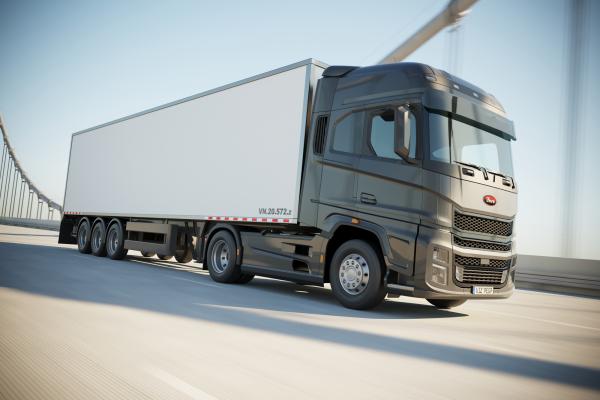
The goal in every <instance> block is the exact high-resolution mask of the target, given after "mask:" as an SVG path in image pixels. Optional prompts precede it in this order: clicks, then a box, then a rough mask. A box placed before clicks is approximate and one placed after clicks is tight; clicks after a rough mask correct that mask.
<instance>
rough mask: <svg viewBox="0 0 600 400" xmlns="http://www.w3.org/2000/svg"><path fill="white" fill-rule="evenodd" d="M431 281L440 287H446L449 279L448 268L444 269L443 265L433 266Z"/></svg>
mask: <svg viewBox="0 0 600 400" xmlns="http://www.w3.org/2000/svg"><path fill="white" fill-rule="evenodd" d="M432 267H433V268H432V270H431V271H432V272H431V281H432V282H434V283H437V284H438V285H444V286H446V284H447V282H448V279H447V276H448V268H446V267H442V266H441V265H435V264H433V265H432Z"/></svg>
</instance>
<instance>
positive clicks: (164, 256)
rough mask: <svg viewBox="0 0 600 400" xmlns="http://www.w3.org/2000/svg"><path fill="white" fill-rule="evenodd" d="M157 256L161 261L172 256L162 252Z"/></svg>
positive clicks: (167, 259)
mask: <svg viewBox="0 0 600 400" xmlns="http://www.w3.org/2000/svg"><path fill="white" fill-rule="evenodd" d="M158 258H160V259H161V260H163V261H169V260H170V259H171V258H173V256H166V255H164V254H159V255H158Z"/></svg>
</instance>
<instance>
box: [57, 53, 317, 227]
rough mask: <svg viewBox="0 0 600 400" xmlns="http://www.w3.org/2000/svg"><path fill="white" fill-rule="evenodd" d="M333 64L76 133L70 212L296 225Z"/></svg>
mask: <svg viewBox="0 0 600 400" xmlns="http://www.w3.org/2000/svg"><path fill="white" fill-rule="evenodd" d="M325 67H326V66H325V65H324V64H322V63H320V62H318V61H315V60H312V59H309V60H305V61H302V62H299V63H296V64H293V65H290V66H287V67H283V68H280V69H277V70H274V71H271V72H267V73H265V74H261V75H257V76H254V77H251V78H248V79H245V80H242V81H239V82H235V83H233V84H230V85H226V86H223V87H220V88H217V89H214V90H210V91H207V92H204V93H200V94H198V95H195V96H191V97H188V98H185V99H183V100H180V101H176V102H173V103H169V104H166V105H164V106H161V107H157V108H153V109H150V110H147V111H143V112H140V113H138V114H135V115H132V116H129V117H125V118H121V119H118V120H116V121H112V122H109V123H106V124H103V125H99V126H96V127H93V128H90V129H86V130H84V131H80V132H77V133H75V134H74V135H73V137H72V140H71V151H70V157H69V168H68V173H67V182H66V188H65V198H64V210H65V214H66V215H95V216H117V217H119V216H122V217H143V218H161V219H167V218H168V219H191V220H236V221H237V220H240V221H259V222H269V223H273V222H274V223H289V224H292V223H296V222H297V220H298V208H299V197H300V183H301V174H302V157H303V152H304V141H305V138H306V132H305V131H306V129H307V121H308V120H307V119H308V112H309V106H310V105H309V104H308V103H309V98H310V97H309V95H310V93H311V92H312V91H313V90H314V86H315V83H316V80H317V79H318V78H319V77H320V76H321V73H322V71H323V70H324V68H325ZM232 161H235V162H232ZM108 188H109V190H107V189H108Z"/></svg>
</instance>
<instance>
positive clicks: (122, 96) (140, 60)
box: [0, 0, 600, 259]
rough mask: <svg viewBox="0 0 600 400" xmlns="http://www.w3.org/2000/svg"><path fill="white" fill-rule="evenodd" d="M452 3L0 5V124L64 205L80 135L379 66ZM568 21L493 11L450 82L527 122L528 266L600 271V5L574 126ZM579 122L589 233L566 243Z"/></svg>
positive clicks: (471, 21) (521, 225)
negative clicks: (313, 62)
mask: <svg viewBox="0 0 600 400" xmlns="http://www.w3.org/2000/svg"><path fill="white" fill-rule="evenodd" d="M445 4H446V2H445V1H438V0H421V1H418V2H417V1H397V0H396V1H374V2H369V3H366V2H364V1H339V2H335V1H330V2H323V1H312V0H308V1H302V2H282V1H271V0H269V1H252V2H248V1H239V2H235V1H226V0H224V1H221V2H202V1H180V0H177V1H170V2H153V1H133V0H127V1H115V0H104V1H67V0H55V1H32V0H20V1H7V0H0V57H1V61H0V114H2V116H3V118H4V121H5V124H6V127H7V128H8V133H9V135H10V138H11V142H12V145H13V147H14V148H15V151H16V153H17V157H18V158H19V160H20V162H21V164H22V165H23V166H24V168H25V170H26V171H27V173H28V175H29V176H30V178H31V179H32V180H33V181H34V182H35V183H36V185H37V186H38V187H39V188H41V189H42V190H43V191H44V192H45V193H46V194H47V195H48V196H49V197H50V198H52V199H53V200H55V201H57V202H59V203H62V198H63V192H64V184H65V176H66V170H67V164H68V153H69V143H70V136H71V134H72V133H74V132H76V131H79V130H82V129H85V128H88V127H91V126H94V125H97V124H100V123H103V122H107V121H110V120H113V119H116V118H119V117H122V116H125V115H129V114H133V113H135V112H138V111H141V110H144V109H148V108H151V107H154V106H157V105H160V104H164V103H166V102H169V101H172V100H176V99H179V98H183V97H186V96H189V95H192V94H195V93H199V92H202V91H205V90H208V89H211V88H215V87H218V86H221V85H224V84H227V83H231V82H234V81H236V80H240V79H243V78H246V77H249V76H252V75H255V74H258V73H261V72H265V71H268V70H271V69H274V68H278V67H281V66H284V65H287V64H291V63H293V62H296V61H299V60H303V59H306V58H311V57H312V58H316V59H319V60H321V61H323V62H325V63H328V64H330V65H334V64H341V65H371V64H376V63H377V62H378V61H379V60H380V59H381V58H383V57H384V56H385V55H386V54H387V53H388V52H389V51H390V50H392V49H393V48H394V47H395V46H397V45H398V44H400V43H401V42H402V41H404V40H405V39H406V38H408V37H409V36H410V35H411V34H412V33H413V32H415V31H416V30H417V29H418V28H419V27H420V26H422V25H423V24H425V23H426V22H427V21H428V20H429V19H431V18H432V17H433V16H434V15H435V14H436V13H437V12H439V11H440V10H441V9H442V8H443V7H444V6H445ZM569 11H570V2H569V1H568V0H530V1H517V0H504V1H500V0H480V1H479V2H478V3H476V4H475V6H474V7H473V9H472V11H471V13H470V14H469V15H467V17H466V18H465V20H464V21H463V24H462V25H461V28H460V31H459V34H458V35H459V40H458V47H457V48H456V47H454V49H457V50H458V51H457V53H455V54H458V57H457V59H458V61H457V63H456V64H454V67H452V72H455V73H456V74H457V75H458V76H460V77H461V78H463V79H465V80H467V81H470V82H472V83H474V84H476V85H477V86H480V87H482V88H483V89H484V90H486V91H488V92H490V93H492V94H494V95H495V96H496V98H498V99H499V101H500V102H501V103H502V104H503V105H504V107H505V109H506V110H507V113H508V116H509V118H511V119H512V120H514V121H515V126H516V131H517V141H516V142H515V143H514V145H513V152H514V164H515V171H516V172H515V174H516V179H517V182H518V185H519V214H518V220H517V241H518V251H519V252H520V253H524V254H537V255H548V256H560V255H562V253H561V246H562V240H563V238H564V236H565V235H566V234H570V235H572V236H573V238H574V240H573V242H574V243H575V247H574V253H573V254H571V256H574V257H577V258H591V259H600V246H597V244H596V242H597V239H599V238H600V234H599V233H598V232H597V228H598V227H600V208H599V207H598V206H597V205H596V204H595V201H594V200H595V199H597V198H599V197H600V172H599V170H598V169H596V166H595V163H596V157H597V153H598V150H597V149H598V148H600V134H599V132H598V128H597V123H596V122H595V120H594V116H595V109H593V108H592V107H593V106H594V105H595V104H599V103H600V98H599V97H600V77H599V76H598V74H597V72H596V71H600V27H599V22H600V2H598V1H592V0H588V1H587V10H586V18H587V20H586V25H585V26H586V29H585V31H584V32H585V38H586V40H585V42H584V43H583V47H582V48H583V49H584V52H583V53H584V56H583V61H582V64H581V69H582V71H583V78H582V79H583V85H582V86H583V88H582V91H581V93H580V95H581V104H582V106H581V108H580V109H579V110H577V112H576V113H575V112H574V110H572V109H570V108H569V104H568V103H567V101H566V95H567V88H568V86H569V84H570V83H571V80H570V79H569V77H568V68H567V67H568V62H567V61H568V57H567V56H568V54H569V53H568V48H567V43H568V16H569ZM450 44H451V42H450V34H449V33H448V32H447V31H443V32H440V33H439V34H438V35H437V36H436V37H434V38H433V39H432V40H431V41H430V42H428V43H427V44H426V45H424V46H423V47H421V48H420V49H419V50H417V51H416V52H415V53H413V54H412V55H411V56H410V57H409V58H408V59H407V61H418V62H424V63H427V64H430V65H432V66H434V67H437V68H441V69H445V70H449V69H451V65H450V64H451V57H450V54H451V53H450V49H451V48H453V47H452V46H451V45H450ZM573 115H578V118H579V121H580V123H579V127H580V131H579V137H580V141H579V143H578V145H577V151H576V154H578V158H577V176H576V183H575V184H574V187H575V191H574V192H573V193H572V196H573V198H574V201H575V210H576V212H575V215H574V217H575V225H576V227H577V229H576V230H575V231H574V232H571V233H566V232H564V229H563V225H562V220H561V213H562V210H563V193H564V190H563V189H564V187H565V179H564V168H565V162H564V153H565V150H564V149H565V146H567V145H569V143H570V142H569V135H568V134H566V133H565V128H566V126H567V125H566V121H567V118H570V117H572V116H573ZM115 146H118V143H115ZM156 151H157V153H159V152H160V149H156ZM109 161H110V160H107V162H109ZM93 167H94V168H101V166H93ZM98 184H103V183H102V182H98ZM158 185H160V186H161V187H164V186H163V185H164V183H158V182H157V186H158Z"/></svg>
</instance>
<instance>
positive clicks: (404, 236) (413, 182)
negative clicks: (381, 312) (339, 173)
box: [356, 103, 423, 274]
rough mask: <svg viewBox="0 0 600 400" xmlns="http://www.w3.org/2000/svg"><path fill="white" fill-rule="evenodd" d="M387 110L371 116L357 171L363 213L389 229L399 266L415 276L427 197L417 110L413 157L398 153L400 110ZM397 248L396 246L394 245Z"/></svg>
mask: <svg viewBox="0 0 600 400" xmlns="http://www.w3.org/2000/svg"><path fill="white" fill-rule="evenodd" d="M401 104H404V105H406V103H400V104H395V105H385V106H381V107H376V108H372V109H369V110H367V111H366V115H365V121H364V129H363V130H364V135H363V136H364V144H363V151H362V155H361V157H360V160H359V164H358V169H357V185H356V186H357V187H356V192H357V209H358V210H360V211H361V213H364V214H365V215H364V217H363V218H369V219H370V220H372V221H373V222H375V223H377V224H379V225H381V226H384V227H385V229H386V231H387V232H388V239H389V240H390V243H391V244H392V251H393V253H394V258H395V259H396V260H395V263H396V264H398V265H401V266H403V267H404V268H405V270H406V273H409V274H410V273H412V269H413V261H414V260H413V258H414V244H415V241H416V236H417V228H418V224H419V222H420V214H421V208H422V200H423V194H422V190H421V179H422V175H421V168H420V161H419V160H418V157H417V119H418V118H417V117H418V113H417V108H416V107H414V106H410V107H409V108H410V110H411V111H410V112H409V114H408V125H409V126H407V127H406V129H410V135H409V137H410V140H409V145H408V146H407V147H408V149H409V152H408V156H409V160H406V159H403V158H402V157H401V156H400V155H398V154H396V153H395V152H394V135H395V131H396V129H397V126H398V124H397V123H396V122H397V119H398V118H399V117H398V116H399V113H398V112H397V110H398V107H399V106H400V105H401ZM394 243H395V245H394Z"/></svg>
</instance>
